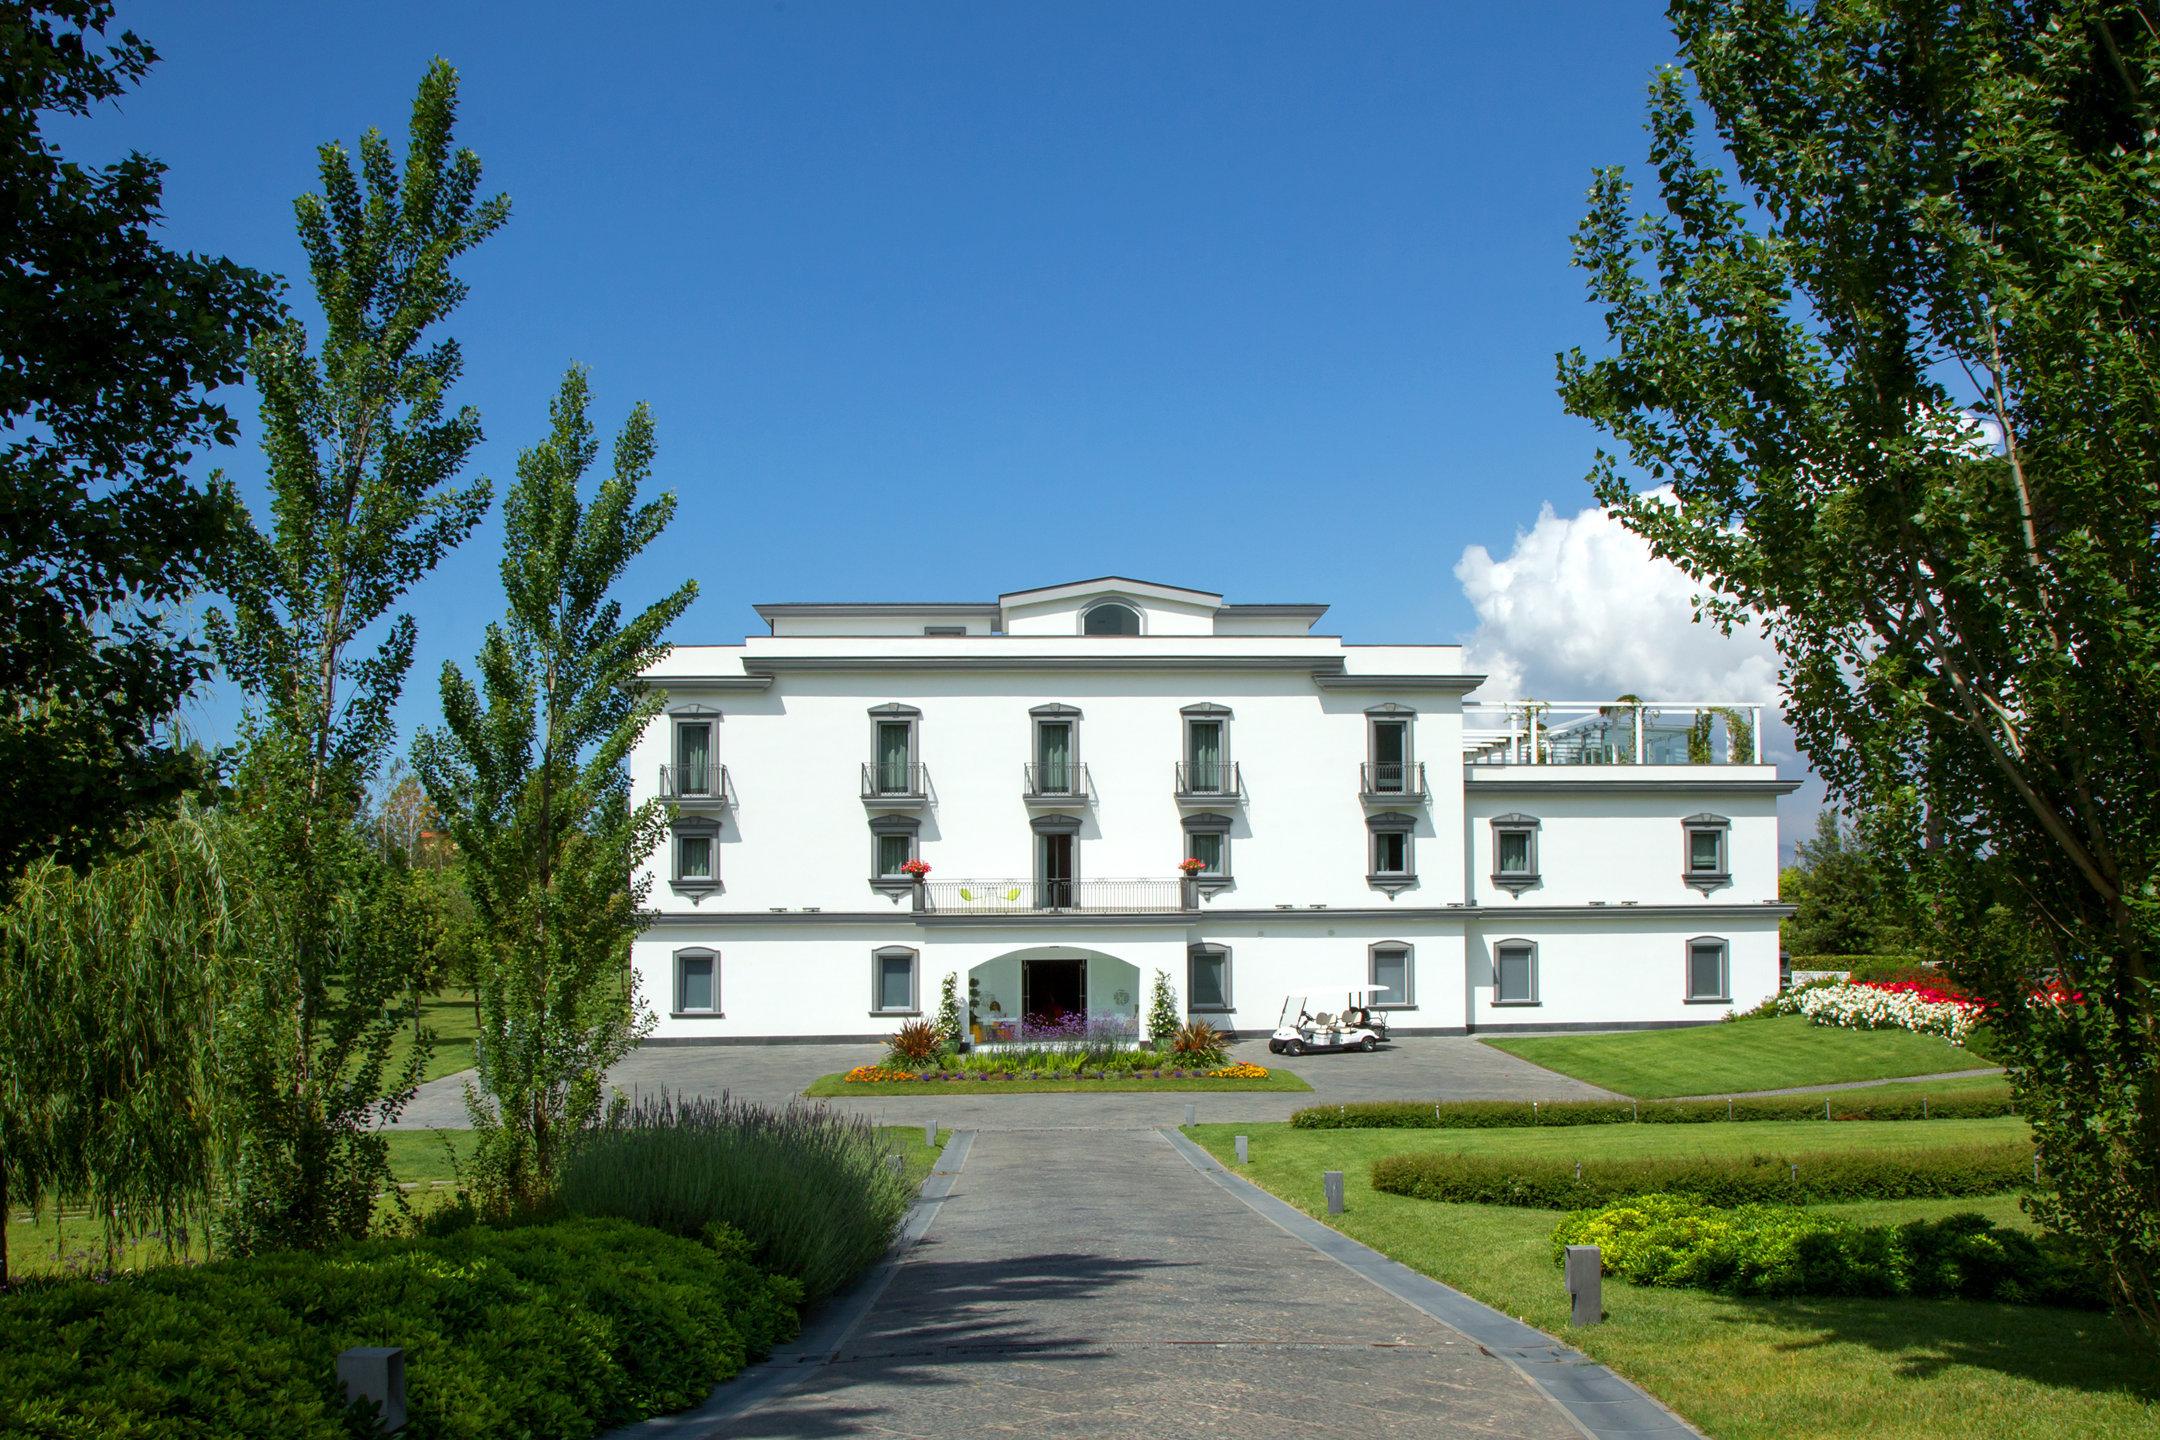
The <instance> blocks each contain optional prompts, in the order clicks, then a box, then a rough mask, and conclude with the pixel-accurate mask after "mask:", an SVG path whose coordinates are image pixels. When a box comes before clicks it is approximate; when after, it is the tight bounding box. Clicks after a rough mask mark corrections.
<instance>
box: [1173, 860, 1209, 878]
mask: <svg viewBox="0 0 2160 1440" xmlns="http://www.w3.org/2000/svg"><path fill="white" fill-rule="evenodd" d="M1177 868H1178V869H1180V870H1182V871H1184V872H1185V873H1186V874H1187V875H1197V874H1199V873H1200V872H1201V871H1202V870H1205V869H1207V861H1205V860H1194V859H1185V860H1180V861H1178V862H1177Z"/></svg>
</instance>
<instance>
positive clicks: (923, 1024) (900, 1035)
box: [885, 1020, 945, 1069]
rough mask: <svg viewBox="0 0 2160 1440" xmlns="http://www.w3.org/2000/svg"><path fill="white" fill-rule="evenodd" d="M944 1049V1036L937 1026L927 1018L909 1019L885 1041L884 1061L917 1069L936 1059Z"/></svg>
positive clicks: (901, 1066)
mask: <svg viewBox="0 0 2160 1440" xmlns="http://www.w3.org/2000/svg"><path fill="white" fill-rule="evenodd" d="M944 1049H945V1037H944V1036H943V1035H942V1034H940V1033H939V1031H938V1027H937V1026H935V1025H932V1024H931V1023H930V1022H929V1021H927V1020H910V1021H908V1022H907V1024H905V1025H902V1026H901V1027H900V1028H899V1029H898V1030H896V1031H894V1032H893V1037H892V1039H890V1040H888V1041H886V1042H885V1063H886V1064H888V1065H894V1066H898V1067H900V1068H903V1069H905V1068H908V1067H911V1066H912V1067H915V1068H917V1069H919V1068H921V1067H922V1066H924V1065H927V1064H929V1063H930V1062H931V1061H933V1060H935V1059H937V1058H938V1055H939V1054H940V1052H942V1051H943V1050H944Z"/></svg>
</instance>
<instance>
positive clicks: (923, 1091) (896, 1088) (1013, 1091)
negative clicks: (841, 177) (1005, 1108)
mask: <svg viewBox="0 0 2160 1440" xmlns="http://www.w3.org/2000/svg"><path fill="white" fill-rule="evenodd" d="M1311 1089H1312V1086H1310V1085H1308V1084H1306V1083H1305V1082H1304V1081H1303V1080H1300V1079H1299V1078H1298V1077H1297V1076H1295V1075H1293V1074H1291V1073H1290V1072H1289V1071H1288V1070H1270V1071H1268V1073H1267V1078H1266V1079H1265V1080H1211V1079H1209V1078H1207V1077H1206V1076H1200V1075H1194V1076H1187V1077H1186V1078H1184V1079H1182V1080H1180V1079H1174V1078H1165V1079H1161V1080H1157V1079H1154V1078H1153V1077H1151V1076H1144V1075H1115V1076H1112V1077H1110V1078H1109V1079H1107V1080H992V1079H988V1078H984V1079H980V1080H978V1079H975V1078H973V1077H970V1078H968V1079H966V1080H872V1081H867V1082H864V1083H861V1084H855V1085H850V1084H849V1083H848V1082H847V1080H846V1079H845V1078H844V1075H843V1073H842V1072H838V1071H836V1072H834V1073H833V1074H831V1075H820V1076H818V1078H817V1079H815V1080H813V1081H811V1082H810V1087H809V1088H808V1089H806V1090H804V1091H803V1094H805V1095H807V1096H809V1097H810V1098H811V1099H813V1100H823V1099H831V1098H834V1097H837V1096H842V1095H937V1096H949V1095H1080V1094H1088V1095H1093V1094H1100V1093H1102V1092H1104V1091H1113V1090H1117V1091H1156V1090H1238V1091H1267V1090H1274V1091H1293V1092H1295V1091H1309V1090H1311Z"/></svg>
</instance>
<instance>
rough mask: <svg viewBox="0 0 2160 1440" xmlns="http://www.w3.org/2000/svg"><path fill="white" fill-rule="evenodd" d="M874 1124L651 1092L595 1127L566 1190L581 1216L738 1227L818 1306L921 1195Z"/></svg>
mask: <svg viewBox="0 0 2160 1440" xmlns="http://www.w3.org/2000/svg"><path fill="white" fill-rule="evenodd" d="M891 1153H892V1152H891V1151H890V1150H889V1149H888V1148H887V1147H886V1145H885V1143H884V1141H883V1140H882V1139H880V1138H879V1136H878V1134H877V1132H876V1130H875V1129H873V1128H872V1126H871V1124H870V1122H869V1121H868V1120H865V1119H861V1118H857V1117H850V1116H843V1115H839V1114H835V1113H834V1112H832V1111H830V1110H827V1109H825V1108H824V1107H823V1106H814V1105H800V1104H789V1105H788V1106H787V1107H786V1108H785V1109H781V1110H772V1109H768V1108H766V1107H764V1106H760V1105H751V1104H746V1103H744V1102H741V1101H735V1100H731V1099H729V1098H728V1097H727V1096H725V1095H723V1096H722V1097H721V1098H720V1099H718V1100H706V1099H698V1098H688V1097H682V1098H677V1097H671V1096H669V1095H668V1094H667V1093H666V1092H664V1091H663V1092H661V1093H660V1094H658V1095H655V1096H641V1097H639V1098H638V1099H637V1100H636V1101H635V1102H634V1103H632V1104H630V1105H628V1106H625V1107H622V1108H621V1109H620V1110H618V1111H617V1112H616V1113H614V1114H612V1115H610V1116H609V1117H608V1118H607V1120H606V1121H605V1123H603V1124H602V1125H600V1126H598V1127H597V1128H595V1129H594V1130H592V1131H590V1132H588V1133H587V1134H586V1135H585V1137H584V1138H583V1139H582V1140H581V1142H580V1143H579V1145H578V1147H577V1149H576V1152H575V1153H574V1154H573V1155H572V1156H571V1157H570V1159H569V1161H568V1163H567V1164H566V1165H565V1167H564V1171H563V1176H562V1180H561V1183H560V1185H559V1186H558V1189H557V1199H558V1201H559V1203H560V1204H561V1206H562V1207H563V1208H564V1209H565V1210H567V1211H568V1212H569V1213H571V1214H573V1215H611V1216H617V1217H619V1218H621V1219H625V1220H632V1221H635V1222H637V1223H638V1224H640V1225H650V1226H652V1227H653V1228H655V1229H658V1230H664V1231H667V1232H668V1233H670V1234H673V1235H682V1236H688V1237H692V1238H695V1237H697V1236H701V1235H703V1234H705V1233H706V1232H707V1230H708V1229H709V1228H710V1227H712V1226H714V1225H725V1226H732V1227H733V1228H734V1229H736V1230H739V1231H741V1232H742V1234H743V1235H744V1236H745V1237H746V1238H747V1239H748V1241H749V1242H750V1246H751V1250H752V1253H753V1254H754V1255H756V1257H757V1258H758V1260H759V1262H760V1263H761V1264H763V1265H765V1266H766V1267H767V1268H769V1269H772V1270H776V1271H778V1272H779V1273H781V1274H783V1275H788V1276H792V1277H794V1278H795V1279H796V1280H798V1281H800V1282H801V1284H802V1287H803V1290H804V1293H805V1297H806V1299H807V1300H808V1301H809V1302H810V1303H812V1304H815V1303H816V1302H817V1301H820V1300H822V1299H824V1298H825V1297H827V1296H829V1295H831V1294H832V1293H833V1292H834V1291H836V1290H838V1289H840V1288H841V1287H842V1286H844V1285H846V1284H847V1283H848V1282H849V1281H851V1280H853V1279H854V1278H855V1277H856V1276H857V1275H859V1274H860V1273H862V1271H864V1270H866V1269H868V1268H869V1267H870V1266H871V1265H872V1264H873V1263H875V1262H876V1261H877V1259H878V1258H879V1257H880V1256H882V1255H883V1254H884V1253H885V1250H886V1248H887V1247H888V1246H889V1245H891V1243H892V1240H893V1236H894V1235H895V1234H897V1233H898V1231H899V1228H900V1222H901V1220H902V1218H903V1217H905V1215H906V1214H907V1209H908V1206H909V1204H910V1203H911V1202H912V1201H913V1199H914V1186H913V1185H911V1184H910V1183H909V1182H908V1180H907V1179H906V1177H905V1176H904V1175H902V1174H900V1173H899V1172H898V1171H897V1170H896V1169H895V1168H894V1167H893V1166H892V1165H891V1163H890V1157H891Z"/></svg>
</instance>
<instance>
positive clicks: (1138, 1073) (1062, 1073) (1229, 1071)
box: [840, 1060, 1274, 1085]
mask: <svg viewBox="0 0 2160 1440" xmlns="http://www.w3.org/2000/svg"><path fill="white" fill-rule="evenodd" d="M1273 1073H1274V1072H1273V1071H1271V1070H1269V1069H1268V1068H1267V1067H1266V1066H1265V1065H1254V1064H1251V1063H1249V1062H1247V1061H1242V1060H1241V1061H1239V1062H1238V1063H1237V1064H1235V1065H1225V1066H1220V1067H1218V1068H1216V1069H1213V1070H1202V1069H1197V1068H1196V1069H1180V1068H1177V1067H1174V1066H1158V1067H1156V1068H1154V1069H1150V1070H1135V1069H1130V1068H1125V1067H1110V1068H1104V1069H1090V1068H1088V1067H1086V1066H1078V1067H1075V1068H1072V1069H1063V1068H1059V1069H1046V1070H1029V1069H1021V1068H1018V1067H1015V1068H1012V1069H995V1070H992V1069H967V1070H947V1069H930V1070H896V1069H893V1068H892V1067H891V1066H888V1065H858V1066H856V1067H855V1068H854V1069H852V1070H850V1071H848V1072H847V1073H846V1074H845V1075H843V1076H841V1077H840V1078H841V1079H842V1080H844V1081H845V1082H846V1083H848V1084H850V1085H884V1084H891V1083H894V1082H899V1083H908V1082H914V1083H919V1084H925V1085H935V1084H937V1083H939V1082H940V1081H944V1082H948V1083H953V1084H973V1083H982V1084H992V1085H994V1084H999V1083H1003V1082H1008V1081H1016V1080H1112V1079H1116V1080H1265V1079H1267V1078H1268V1076H1269V1075H1271V1074H1273Z"/></svg>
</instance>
